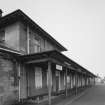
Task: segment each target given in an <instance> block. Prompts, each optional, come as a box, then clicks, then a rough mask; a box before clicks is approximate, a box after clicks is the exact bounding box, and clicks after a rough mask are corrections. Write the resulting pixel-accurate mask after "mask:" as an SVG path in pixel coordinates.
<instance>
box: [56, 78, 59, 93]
mask: <svg viewBox="0 0 105 105" xmlns="http://www.w3.org/2000/svg"><path fill="white" fill-rule="evenodd" d="M58 91H59V76H56V92H58Z"/></svg>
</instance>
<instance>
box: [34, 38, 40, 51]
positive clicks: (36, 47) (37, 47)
mask: <svg viewBox="0 0 105 105" xmlns="http://www.w3.org/2000/svg"><path fill="white" fill-rule="evenodd" d="M33 44H34V52H36V53H37V52H40V50H41V48H40V39H39V38H37V37H35V38H34V39H33Z"/></svg>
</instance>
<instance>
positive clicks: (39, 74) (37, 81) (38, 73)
mask: <svg viewBox="0 0 105 105" xmlns="http://www.w3.org/2000/svg"><path fill="white" fill-rule="evenodd" d="M35 87H36V88H37V89H38V88H42V69H41V68H40V67H35Z"/></svg>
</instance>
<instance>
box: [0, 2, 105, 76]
mask: <svg viewBox="0 0 105 105" xmlns="http://www.w3.org/2000/svg"><path fill="white" fill-rule="evenodd" d="M0 8H1V9H2V10H3V12H4V13H3V15H5V14H7V13H10V12H12V11H14V10H16V9H21V10H23V12H25V13H26V14H27V15H28V16H29V17H31V18H32V19H33V20H34V21H35V22H36V23H38V24H39V25H40V26H41V27H42V28H43V29H45V30H46V31H47V32H48V33H49V34H51V35H52V37H54V38H55V39H56V40H57V41H59V42H60V43H61V44H62V45H63V46H65V47H66V48H67V49H68V52H65V53H64V54H65V55H67V56H68V57H70V58H71V59H73V60H74V61H76V62H77V63H79V64H80V65H82V66H83V67H85V68H86V69H88V70H90V71H91V72H93V73H95V74H97V73H98V74H99V75H100V76H105V0H0Z"/></svg>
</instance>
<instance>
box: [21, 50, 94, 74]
mask: <svg viewBox="0 0 105 105" xmlns="http://www.w3.org/2000/svg"><path fill="white" fill-rule="evenodd" d="M20 58H21V61H22V62H24V63H27V64H32V63H39V62H45V61H48V60H51V61H52V62H55V63H58V64H60V65H62V66H66V67H68V68H70V69H72V70H76V71H77V72H83V73H86V74H88V75H91V76H95V75H94V74H92V73H91V72H90V71H88V70H86V69H85V68H83V67H82V66H80V65H79V64H77V63H76V62H74V61H73V60H71V59H70V58H68V57H67V56H65V55H64V54H62V53H60V52H59V51H56V50H53V51H46V52H40V53H35V54H29V55H21V56H20Z"/></svg>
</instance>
